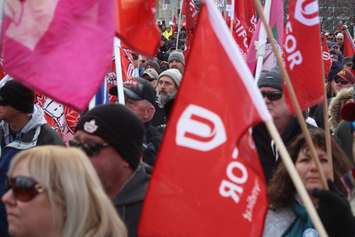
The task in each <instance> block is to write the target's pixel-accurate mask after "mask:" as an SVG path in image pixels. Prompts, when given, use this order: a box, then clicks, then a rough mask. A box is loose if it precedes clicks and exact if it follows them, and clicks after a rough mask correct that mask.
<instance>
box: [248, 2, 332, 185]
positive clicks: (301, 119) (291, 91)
mask: <svg viewBox="0 0 355 237" xmlns="http://www.w3.org/2000/svg"><path fill="white" fill-rule="evenodd" d="M254 3H255V7H256V10H257V11H258V13H259V16H260V19H261V20H262V22H263V25H264V27H265V30H266V33H267V36H268V39H269V41H270V43H271V46H272V50H273V52H274V54H275V56H276V58H277V63H278V65H279V67H280V72H281V75H282V78H283V79H284V81H285V83H286V86H287V90H288V92H289V94H290V99H291V102H292V105H293V107H294V108H295V110H296V117H297V119H298V123H299V124H300V127H301V129H302V133H303V134H304V136H305V140H306V142H307V145H308V147H309V149H310V152H311V157H312V159H313V160H314V161H315V163H316V166H317V169H318V174H319V177H320V179H321V183H322V186H323V187H324V189H326V190H328V189H329V188H328V183H327V181H326V178H325V175H324V172H323V169H322V167H321V164H320V161H319V158H318V154H317V151H316V148H315V146H314V144H313V141H312V138H311V135H310V133H309V131H308V129H307V125H306V122H305V121H304V117H303V114H302V110H301V107H300V105H299V103H298V100H297V97H296V93H295V91H294V89H293V86H292V83H291V80H290V78H289V76H288V73H287V71H286V69H285V67H284V65H283V61H282V58H281V56H280V53H279V51H278V48H277V47H276V45H275V39H274V36H273V34H272V31H271V29H270V26H269V25H268V24H267V21H266V19H265V15H264V13H263V10H262V7H261V4H260V2H259V0H254Z"/></svg>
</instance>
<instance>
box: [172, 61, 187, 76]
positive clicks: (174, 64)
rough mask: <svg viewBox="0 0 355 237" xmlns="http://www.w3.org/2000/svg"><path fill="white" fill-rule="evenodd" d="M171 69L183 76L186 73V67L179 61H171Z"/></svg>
mask: <svg viewBox="0 0 355 237" xmlns="http://www.w3.org/2000/svg"><path fill="white" fill-rule="evenodd" d="M169 68H176V69H177V70H179V71H180V72H181V74H182V73H183V72H184V68H185V65H184V64H182V63H181V62H179V61H177V60H171V61H170V62H169Z"/></svg>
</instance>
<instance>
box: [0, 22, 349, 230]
mask: <svg viewBox="0 0 355 237" xmlns="http://www.w3.org/2000/svg"><path fill="white" fill-rule="evenodd" d="M161 31H162V37H161V44H160V46H161V47H160V49H159V51H158V53H157V57H156V58H150V59H147V58H145V57H144V56H141V55H138V58H137V59H138V60H140V64H139V67H137V69H138V70H136V75H135V77H134V78H130V79H129V80H126V81H125V82H124V96H125V105H121V104H117V103H113V104H106V105H98V106H95V107H94V108H92V109H90V110H88V111H86V112H83V113H82V114H81V116H80V118H79V121H78V123H77V126H76V132H75V134H74V137H73V139H72V140H70V141H69V143H68V144H65V143H64V142H63V141H62V140H61V139H60V137H59V136H58V135H57V134H56V132H55V131H54V130H53V129H52V128H51V127H50V126H49V125H48V124H47V122H46V120H45V119H44V114H43V111H42V109H41V108H40V107H39V106H37V105H36V104H35V102H34V97H35V96H34V91H33V90H32V89H30V88H27V87H26V86H24V85H23V84H21V83H20V82H19V81H18V80H16V78H13V79H12V80H9V81H7V82H6V83H4V85H3V86H2V87H1V88H0V120H1V122H0V142H1V150H0V151H1V153H0V196H1V197H2V202H1V203H0V236H3V237H6V236H12V237H25V236H26V237H41V236H48V237H59V236H64V237H86V236H87V237H89V236H90V237H95V236H96V237H103V236H105V237H114V236H129V237H134V236H137V230H138V224H139V219H140V214H141V211H142V207H143V203H144V198H145V194H146V191H147V188H148V186H149V181H150V177H151V174H152V172H153V170H154V166H155V164H156V160H157V154H158V151H159V147H160V144H161V142H162V137H163V132H164V130H165V127H166V126H167V122H168V117H169V114H170V112H171V110H172V108H173V104H174V101H175V97H176V95H177V93H178V90H179V87H180V85H181V83H182V79H183V74H184V71H185V63H186V62H185V55H184V51H185V50H186V47H185V43H186V32H185V30H184V29H181V35H179V40H177V37H178V36H177V31H176V30H175V31H174V30H173V27H172V26H169V27H165V26H164V25H161ZM325 36H326V37H327V40H328V45H329V48H330V49H331V51H330V53H331V58H332V65H331V69H330V72H329V75H328V77H327V78H328V79H327V84H326V87H327V88H328V90H327V91H328V102H329V108H330V109H329V123H330V127H331V133H332V142H331V148H332V159H330V158H329V157H327V155H326V146H325V131H324V130H323V129H324V121H323V105H322V104H320V105H316V106H314V107H312V108H309V110H307V111H304V117H305V120H306V121H308V127H309V130H310V133H311V137H312V140H313V141H314V143H315V146H316V150H317V154H318V157H319V159H320V162H321V167H322V170H323V172H324V174H325V176H326V178H327V180H328V182H329V187H330V189H329V190H324V188H323V185H322V182H321V180H320V178H319V173H318V170H317V168H316V165H315V162H314V161H313V159H312V158H311V155H310V149H309V147H308V146H307V144H306V142H305V137H304V135H303V134H302V132H301V129H300V125H299V123H298V121H297V119H296V118H295V116H294V115H293V114H292V113H291V111H290V109H289V107H288V106H287V103H286V100H285V93H284V92H285V91H284V87H283V79H282V76H281V73H280V70H279V69H278V68H277V67H276V68H273V69H272V70H271V71H263V72H262V73H261V75H260V79H259V81H258V84H257V86H258V88H259V89H260V92H261V94H262V96H263V98H264V100H265V103H266V105H267V108H268V110H269V112H270V114H271V116H272V117H273V120H274V123H275V125H276V128H277V129H278V131H279V133H280V135H281V137H282V139H283V141H284V143H285V144H286V145H287V146H288V151H289V153H290V156H291V158H292V160H293V162H294V164H295V167H296V169H297V171H298V173H299V175H300V177H301V179H302V181H303V184H304V185H305V187H306V189H307V191H308V192H309V194H310V195H311V197H312V201H313V203H314V204H315V206H316V207H317V211H318V213H319V215H320V218H321V220H322V222H323V224H324V226H325V228H326V230H327V232H328V234H329V236H332V237H333V236H334V237H335V236H336V237H338V236H339V237H340V236H342V237H353V236H355V217H354V215H353V213H352V209H351V206H350V202H351V198H352V197H353V195H354V193H351V191H352V190H351V189H350V192H349V188H348V187H347V186H344V181H343V179H342V177H343V175H345V174H347V173H348V172H350V171H351V170H352V167H353V166H354V164H355V160H354V158H355V122H354V121H355V109H354V106H355V89H354V86H355V56H354V55H353V56H352V57H350V58H344V57H343V56H342V52H343V50H344V47H343V42H344V35H343V34H342V33H341V32H338V33H336V34H330V33H328V34H326V35H325ZM109 93H110V94H111V95H114V96H115V95H117V88H116V87H112V88H111V89H110V92H109ZM349 111H350V112H349ZM309 121H312V122H309ZM252 136H253V139H254V142H255V145H256V149H257V151H258V154H259V157H260V162H261V165H262V168H263V171H264V176H265V183H267V185H268V189H269V191H268V198H269V204H270V208H269V210H268V213H267V217H266V220H265V227H264V234H263V236H270V237H271V236H272V237H277V236H280V237H281V236H316V235H307V234H311V233H314V232H315V231H316V230H315V228H314V226H313V224H312V222H311V220H310V218H309V216H308V214H307V212H306V211H305V208H304V207H303V205H302V201H300V198H299V196H298V194H297V192H296V189H295V187H294V185H293V184H292V182H291V179H290V177H289V175H288V173H287V171H286V169H285V166H284V165H283V164H282V163H281V161H280V159H279V152H278V151H277V149H276V147H275V143H274V141H273V140H272V138H271V137H270V135H269V133H268V131H267V129H266V127H265V124H263V123H261V124H258V125H256V126H255V127H254V128H253V129H252ZM68 146H69V147H68ZM157 211H159V210H157Z"/></svg>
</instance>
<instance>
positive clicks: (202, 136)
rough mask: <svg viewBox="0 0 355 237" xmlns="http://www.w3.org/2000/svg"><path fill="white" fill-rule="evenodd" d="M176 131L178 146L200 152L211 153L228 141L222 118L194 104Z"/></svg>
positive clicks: (187, 109) (184, 115) (180, 121)
mask: <svg viewBox="0 0 355 237" xmlns="http://www.w3.org/2000/svg"><path fill="white" fill-rule="evenodd" d="M176 129H177V132H176V144H177V145H179V146H183V147H188V148H191V149H194V150H198V151H210V150H212V149H214V148H216V147H218V146H220V145H221V144H223V143H224V142H225V141H226V140H227V136H226V131H225V128H224V125H223V122H222V120H221V119H220V117H219V116H218V115H217V114H215V113H213V112H211V111H210V110H207V109H205V108H203V107H200V106H197V105H193V104H191V105H189V106H187V108H186V109H185V110H184V112H183V113H182V115H181V117H180V119H179V121H178V123H177V126H176Z"/></svg>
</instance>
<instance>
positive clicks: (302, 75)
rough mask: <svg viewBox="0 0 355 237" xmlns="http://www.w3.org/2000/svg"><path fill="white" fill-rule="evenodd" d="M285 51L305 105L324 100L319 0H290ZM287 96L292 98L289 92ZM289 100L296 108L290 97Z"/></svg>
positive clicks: (302, 106) (296, 89)
mask: <svg viewBox="0 0 355 237" xmlns="http://www.w3.org/2000/svg"><path fill="white" fill-rule="evenodd" d="M304 42H307V43H306V44H305V43H304ZM283 53H284V58H285V62H286V68H287V72H288V74H289V76H290V79H291V82H292V85H293V87H294V89H295V92H296V96H297V100H298V102H299V104H300V106H301V108H302V109H305V108H308V107H311V106H313V105H315V104H318V103H320V102H322V100H323V94H324V84H323V78H322V63H323V61H322V50H321V37H320V19H319V13H318V1H317V0H312V1H308V0H291V1H290V2H289V20H288V21H287V23H286V26H285V40H284V44H283ZM286 96H287V97H289V95H288V93H287V92H286ZM288 103H289V106H290V108H291V109H293V106H292V105H291V102H290V99H289V98H288ZM293 110H294V109H293Z"/></svg>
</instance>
